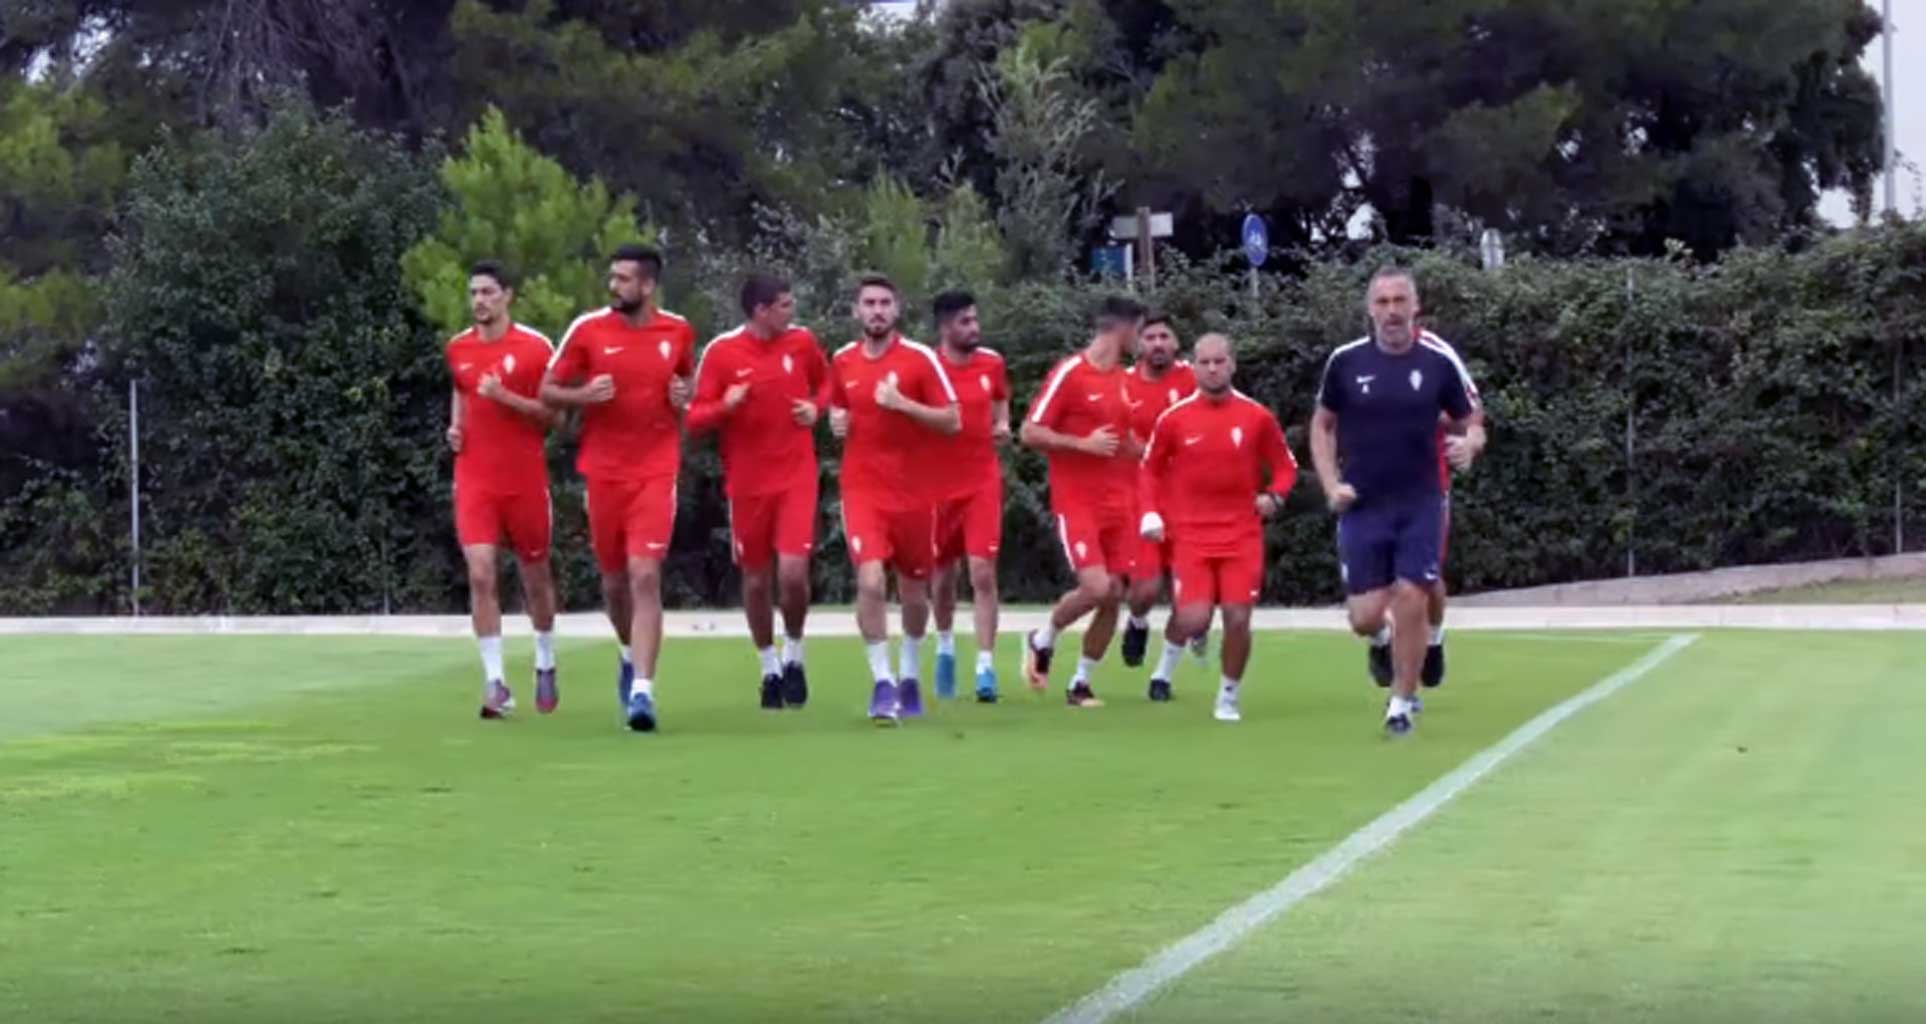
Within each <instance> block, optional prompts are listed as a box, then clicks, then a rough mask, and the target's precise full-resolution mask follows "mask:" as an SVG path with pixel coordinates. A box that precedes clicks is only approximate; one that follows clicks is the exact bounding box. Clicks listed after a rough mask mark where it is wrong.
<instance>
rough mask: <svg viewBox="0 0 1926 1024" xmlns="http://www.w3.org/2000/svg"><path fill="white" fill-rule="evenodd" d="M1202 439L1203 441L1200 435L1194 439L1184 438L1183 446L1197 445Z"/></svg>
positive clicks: (1202, 436)
mask: <svg viewBox="0 0 1926 1024" xmlns="http://www.w3.org/2000/svg"><path fill="white" fill-rule="evenodd" d="M1203 439H1204V435H1202V434H1199V435H1197V436H1196V437H1186V438H1184V444H1186V445H1193V444H1196V443H1197V442H1199V441H1202V440H1203Z"/></svg>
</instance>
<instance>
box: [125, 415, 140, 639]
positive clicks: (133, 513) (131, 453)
mask: <svg viewBox="0 0 1926 1024" xmlns="http://www.w3.org/2000/svg"><path fill="white" fill-rule="evenodd" d="M127 455H128V464H129V465H128V483H127V486H128V490H129V492H130V500H129V502H128V519H129V520H130V522H129V525H130V526H131V527H132V531H133V544H134V565H133V589H132V590H131V591H130V592H129V593H130V594H131V595H132V597H133V607H134V617H135V618H140V383H139V382H138V381H132V380H130V381H128V382H127Z"/></svg>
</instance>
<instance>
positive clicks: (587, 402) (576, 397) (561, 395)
mask: <svg viewBox="0 0 1926 1024" xmlns="http://www.w3.org/2000/svg"><path fill="white" fill-rule="evenodd" d="M541 396H542V401H543V402H546V403H547V404H549V405H553V406H561V407H564V408H570V409H580V408H584V407H586V406H591V405H601V404H602V403H603V402H606V401H608V400H610V399H612V398H614V397H615V378H614V377H611V376H609V375H608V374H606V373H604V374H599V375H597V376H595V377H592V378H590V379H589V381H588V383H586V384H582V385H579V386H570V385H567V384H563V383H562V382H561V381H558V380H556V379H555V375H554V374H553V373H550V374H548V375H547V376H545V377H543V378H542V390H541Z"/></svg>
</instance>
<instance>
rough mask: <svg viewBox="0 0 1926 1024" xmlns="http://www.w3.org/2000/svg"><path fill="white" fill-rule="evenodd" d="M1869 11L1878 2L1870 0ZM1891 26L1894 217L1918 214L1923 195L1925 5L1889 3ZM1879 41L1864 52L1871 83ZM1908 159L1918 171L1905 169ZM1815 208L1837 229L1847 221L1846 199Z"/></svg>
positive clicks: (1879, 195) (1880, 75)
mask: <svg viewBox="0 0 1926 1024" xmlns="http://www.w3.org/2000/svg"><path fill="white" fill-rule="evenodd" d="M1871 5H1872V7H1873V9H1874V10H1878V9H1879V0H1871ZM1892 8H1893V26H1894V28H1895V30H1896V31H1894V33H1893V138H1894V142H1895V144H1896V145H1897V146H1898V147H1899V155H1898V160H1897V163H1898V165H1899V173H1898V175H1897V176H1896V177H1895V179H1894V181H1893V191H1894V194H1895V195H1896V197H1897V198H1898V204H1897V205H1898V207H1899V212H1900V213H1901V214H1902V215H1904V216H1906V217H1917V216H1919V214H1920V201H1921V193H1922V192H1926V0H1892ZM1881 45H1882V44H1881V41H1880V40H1877V39H1875V40H1873V42H1872V45H1871V46H1869V47H1867V48H1866V62H1865V63H1866V70H1867V71H1869V72H1871V73H1872V76H1873V78H1874V79H1877V80H1880V81H1881V82H1882V83H1883V81H1884V72H1883V70H1882V68H1881V66H1880V64H1881V56H1880V47H1881ZM1908 160H1911V161H1912V162H1913V164H1916V165H1918V166H1908V165H1907V161H1908ZM1883 190H1884V183H1883V182H1874V185H1873V211H1874V212H1875V213H1877V212H1878V211H1879V210H1881V209H1882V208H1883V207H1882V204H1883V202H1884V198H1883V197H1884V195H1885V193H1884V191H1883ZM1820 209H1821V210H1822V211H1823V212H1824V213H1825V215H1826V217H1827V219H1829V220H1831V221H1833V222H1834V223H1838V224H1849V223H1851V222H1852V207H1851V204H1850V203H1849V202H1848V200H1847V199H1846V197H1845V196H1844V195H1843V194H1841V195H1829V196H1827V197H1826V200H1825V202H1824V203H1823V204H1821V206H1820Z"/></svg>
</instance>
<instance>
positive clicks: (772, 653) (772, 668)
mask: <svg viewBox="0 0 1926 1024" xmlns="http://www.w3.org/2000/svg"><path fill="white" fill-rule="evenodd" d="M756 657H757V658H758V659H759V660H761V662H762V674H763V675H765V676H779V675H782V665H781V664H780V663H778V662H777V661H776V649H775V648H774V647H758V648H756Z"/></svg>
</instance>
